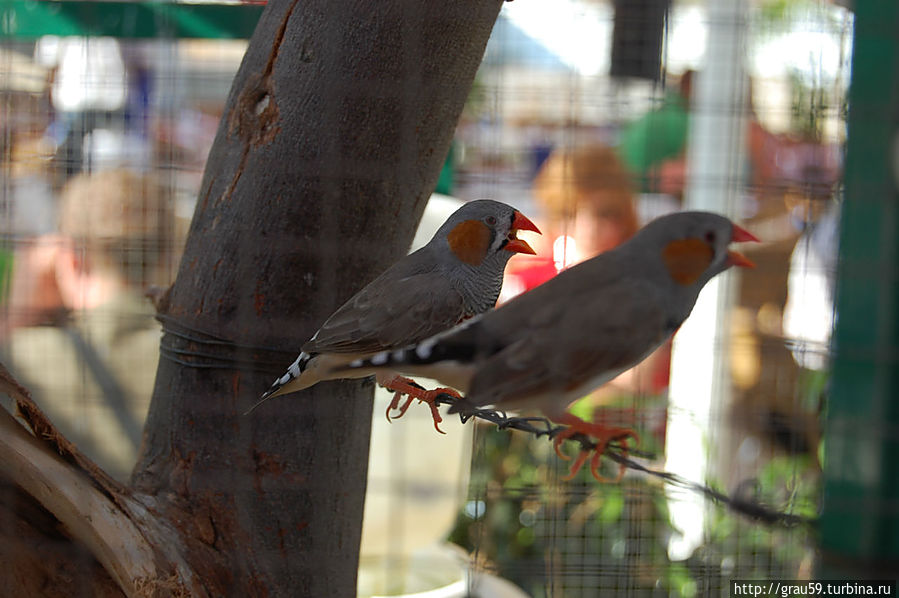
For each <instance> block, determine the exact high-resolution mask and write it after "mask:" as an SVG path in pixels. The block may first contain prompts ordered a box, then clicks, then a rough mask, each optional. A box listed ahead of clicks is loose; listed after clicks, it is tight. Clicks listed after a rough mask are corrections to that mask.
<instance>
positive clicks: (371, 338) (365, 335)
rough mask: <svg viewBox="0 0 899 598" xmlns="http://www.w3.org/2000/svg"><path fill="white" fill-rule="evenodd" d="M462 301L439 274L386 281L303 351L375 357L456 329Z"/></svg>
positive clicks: (340, 313)
mask: <svg viewBox="0 0 899 598" xmlns="http://www.w3.org/2000/svg"><path fill="white" fill-rule="evenodd" d="M463 315H464V305H463V301H462V296H461V295H460V294H459V293H458V292H457V291H456V290H455V289H454V288H453V287H452V286H451V285H450V283H449V282H448V281H447V279H446V277H444V276H442V275H439V274H438V273H436V272H423V273H416V274H412V275H409V276H403V277H398V278H394V277H393V276H390V277H388V276H382V277H380V278H378V279H376V280H375V281H373V282H372V283H371V284H369V285H368V286H367V287H365V288H364V289H362V290H361V291H360V292H359V293H357V294H356V295H355V296H353V297H352V298H351V299H350V300H349V301H347V302H346V303H345V304H344V305H343V306H342V307H341V308H340V309H338V310H337V311H336V312H335V313H334V314H333V315H332V316H331V317H330V318H328V320H327V321H326V322H325V323H324V325H322V327H321V329H320V330H319V331H318V333H317V334H316V336H315V337H314V338H313V339H311V340H310V341H309V342H307V343H306V344H305V345H303V351H305V352H307V353H375V352H377V351H384V350H387V349H395V348H400V347H403V346H406V345H408V344H412V343H415V342H418V341H419V340H422V339H425V338H427V337H429V336H432V335H434V334H437V333H438V332H442V331H444V330H446V329H447V328H450V327H451V326H454V325H455V324H456V323H457V322H459V320H461V319H462V317H463Z"/></svg>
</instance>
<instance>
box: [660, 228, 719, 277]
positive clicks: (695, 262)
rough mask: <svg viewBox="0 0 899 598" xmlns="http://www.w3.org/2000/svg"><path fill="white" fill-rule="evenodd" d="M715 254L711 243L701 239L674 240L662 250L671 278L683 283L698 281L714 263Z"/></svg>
mask: <svg viewBox="0 0 899 598" xmlns="http://www.w3.org/2000/svg"><path fill="white" fill-rule="evenodd" d="M714 255H715V254H714V251H713V250H712V248H711V247H710V246H709V244H708V243H706V242H705V241H701V240H699V239H683V240H680V241H672V242H670V243H668V244H667V245H665V249H663V250H662V259H664V260H665V266H666V267H667V268H668V272H669V273H670V274H671V278H673V279H674V282H676V283H678V284H682V285H690V284H693V283H694V282H696V281H697V280H698V279H699V277H700V276H702V273H703V272H705V270H706V268H708V267H709V264H711V263H712V258H713V257H714Z"/></svg>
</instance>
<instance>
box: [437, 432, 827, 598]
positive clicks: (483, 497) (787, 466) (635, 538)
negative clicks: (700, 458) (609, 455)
mask: <svg viewBox="0 0 899 598" xmlns="http://www.w3.org/2000/svg"><path fill="white" fill-rule="evenodd" d="M641 436H642V437H645V438H650V439H651V438H652V437H653V435H652V434H649V433H644V434H642V435H641ZM477 446H478V453H477V454H476V455H475V458H474V460H473V466H472V479H471V483H470V485H469V492H470V494H469V503H468V507H467V508H466V510H465V512H464V513H463V514H462V516H460V518H459V520H458V523H457V526H456V528H455V530H454V532H453V533H452V536H451V538H450V540H451V541H453V542H455V543H457V544H458V545H460V546H462V547H463V548H465V549H467V550H469V551H470V552H471V554H472V556H473V558H474V559H475V560H476V561H477V562H478V563H479V565H480V566H481V567H483V568H485V569H487V570H489V571H492V572H495V573H496V574H498V575H500V576H501V577H504V578H506V579H508V580H510V581H512V582H514V583H515V584H517V585H518V586H519V587H521V588H522V589H523V590H524V591H525V592H527V593H528V594H529V595H530V596H533V597H534V598H550V597H552V598H559V597H564V598H578V597H587V596H605V595H619V594H625V593H626V595H628V596H684V597H690V596H697V595H703V596H704V595H712V596H716V595H729V594H728V592H729V585H728V584H729V581H730V580H731V579H755V578H781V579H801V578H802V577H803V576H805V575H808V574H809V573H810V571H811V559H812V554H813V553H812V550H811V548H810V544H811V541H812V538H811V537H810V531H809V530H808V529H804V528H793V529H782V528H774V527H768V526H765V525H762V524H759V523H756V522H752V521H749V520H747V519H745V518H742V517H740V516H736V515H733V514H731V513H730V512H728V511H727V510H725V508H724V507H721V506H715V505H711V504H710V505H709V506H710V516H709V519H708V529H707V534H706V538H707V540H706V542H705V543H704V544H703V545H701V546H700V547H699V548H698V549H697V550H696V551H695V552H694V553H693V555H692V556H691V557H690V558H689V559H687V560H685V561H674V560H671V559H670V558H669V556H668V550H667V546H668V541H669V539H670V538H671V535H672V534H673V533H674V532H675V530H676V522H673V521H671V519H670V515H669V512H668V506H667V505H668V503H667V498H666V495H665V488H664V486H663V484H662V483H661V482H660V481H659V480H657V479H654V478H647V477H642V476H635V475H628V476H626V477H625V478H624V479H623V480H622V481H621V482H620V483H610V484H601V483H599V482H597V481H596V480H595V479H593V478H592V477H591V475H590V474H589V472H587V471H581V472H580V473H578V474H577V475H576V476H575V477H574V479H572V480H570V481H565V480H564V479H563V478H564V477H565V476H566V474H567V467H568V464H567V463H566V462H564V461H562V460H561V459H559V458H558V457H557V456H556V455H555V453H554V452H553V449H552V445H551V443H550V442H549V441H548V440H547V439H546V438H533V437H531V436H529V435H527V434H524V433H520V432H513V431H509V430H499V429H496V428H494V427H492V426H489V425H479V428H478V432H477ZM657 448H658V449H659V450H661V448H662V447H661V446H658V447H657ZM604 461H606V460H604ZM655 465H656V466H657V467H658V468H661V466H662V464H661V463H656V464H655ZM605 467H607V468H608V469H607V470H606V469H604V470H603V473H604V474H605V475H609V476H614V475H615V473H616V466H614V464H607V465H606V466H605ZM816 472H817V464H816V459H814V458H811V457H809V456H807V455H801V456H793V457H778V458H775V459H773V460H771V461H770V462H769V463H768V465H767V466H766V467H764V469H762V470H761V471H760V472H759V474H758V476H757V478H756V479H754V480H752V481H751V482H747V483H745V484H743V485H741V487H740V488H739V489H738V490H737V491H738V492H740V493H741V498H750V499H753V500H756V501H758V502H761V503H762V504H766V505H768V506H771V507H775V508H778V509H781V510H786V511H789V512H791V513H795V514H802V515H806V516H810V517H813V516H814V515H815V514H816V513H817V510H818V487H817V473H816Z"/></svg>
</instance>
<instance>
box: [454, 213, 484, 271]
mask: <svg viewBox="0 0 899 598" xmlns="http://www.w3.org/2000/svg"><path fill="white" fill-rule="evenodd" d="M446 240H447V242H448V243H449V247H450V251H452V252H453V254H454V255H455V256H456V257H457V258H459V259H460V260H461V261H463V262H465V263H466V264H469V265H472V266H477V265H478V264H480V263H481V262H483V261H484V258H485V257H487V249H488V248H489V246H490V229H489V228H487V225H486V224H484V223H483V222H481V221H480V220H465V221H463V222H460V223H459V224H457V225H456V226H455V227H454V228H453V230H451V231H450V233H449V235H447V237H446Z"/></svg>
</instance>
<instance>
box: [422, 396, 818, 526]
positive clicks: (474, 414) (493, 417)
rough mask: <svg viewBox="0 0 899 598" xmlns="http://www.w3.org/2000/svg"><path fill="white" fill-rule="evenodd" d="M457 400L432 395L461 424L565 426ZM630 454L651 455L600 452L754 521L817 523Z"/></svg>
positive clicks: (590, 445) (548, 432)
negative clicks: (652, 465) (453, 408)
mask: <svg viewBox="0 0 899 598" xmlns="http://www.w3.org/2000/svg"><path fill="white" fill-rule="evenodd" d="M459 403H460V401H459V400H458V399H456V398H455V397H452V396H450V395H446V394H441V395H439V396H438V397H437V398H436V399H435V404H436V405H456V406H457V408H460V411H459V418H460V419H461V421H462V423H463V424H464V423H466V422H468V421H469V420H471V419H473V418H477V419H481V420H484V421H487V422H490V423H492V424H494V425H496V426H497V428H499V429H501V430H504V429H513V430H518V431H520V432H526V433H529V434H533V435H534V436H536V437H540V436H546V437H547V438H549V439H552V438H555V437H556V436H557V435H558V434H560V433H561V432H563V431H564V430H566V429H567V428H568V426H558V425H555V424H553V423H552V422H551V421H550V420H548V419H546V418H544V417H515V416H509V415H507V414H506V413H505V412H502V411H498V410H495V409H483V408H480V407H473V406H470V405H464V406H462V405H459ZM568 440H570V441H572V442H576V443H578V444H579V445H580V447H581V450H583V451H587V452H589V451H592V450H595V449H596V448H597V444H596V443H595V442H593V441H592V440H591V439H590V438H589V437H588V436H585V435H584V434H580V433H577V434H573V435H572V436H571V437H570V438H568ZM631 455H636V456H639V457H641V458H651V457H653V455H651V454H649V453H645V452H642V451H636V450H634V449H632V448H630V447H628V446H626V445H625V446H622V444H621V443H616V442H611V443H609V444H608V445H606V447H605V450H604V452H603V456H605V457H607V458H609V459H611V460H612V461H614V462H615V463H617V464H618V465H619V466H620V467H622V468H625V469H630V470H632V471H637V472H640V473H642V474H645V475H648V476H651V477H654V478H658V479H659V480H662V482H664V483H666V484H669V485H671V486H677V487H679V488H683V489H685V490H690V491H692V492H696V493H699V494H702V495H703V496H705V497H706V498H707V499H709V500H711V501H712V502H714V503H715V504H719V505H722V506H724V507H726V508H728V509H730V510H731V511H733V512H735V513H739V514H741V515H743V516H745V517H748V518H750V519H752V520H754V521H760V522H762V523H765V524H768V525H779V526H782V527H797V526H799V525H807V526H814V525H815V524H816V523H817V518H813V517H805V516H802V515H795V514H793V513H785V512H783V511H778V510H776V509H773V508H771V507H768V506H766V505H764V504H761V503H759V502H757V501H754V500H748V499H742V498H737V497H734V496H729V495H727V494H725V493H723V492H721V491H719V490H715V489H714V488H711V487H710V486H707V485H705V484H700V483H698V482H693V481H691V480H687V479H684V478H683V477H681V476H679V475H677V474H675V473H671V472H667V471H659V470H656V469H651V468H649V467H647V466H646V465H644V464H642V463H640V462H639V461H636V460H634V459H633V458H632V457H631Z"/></svg>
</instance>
